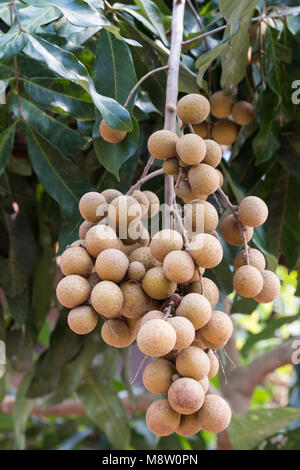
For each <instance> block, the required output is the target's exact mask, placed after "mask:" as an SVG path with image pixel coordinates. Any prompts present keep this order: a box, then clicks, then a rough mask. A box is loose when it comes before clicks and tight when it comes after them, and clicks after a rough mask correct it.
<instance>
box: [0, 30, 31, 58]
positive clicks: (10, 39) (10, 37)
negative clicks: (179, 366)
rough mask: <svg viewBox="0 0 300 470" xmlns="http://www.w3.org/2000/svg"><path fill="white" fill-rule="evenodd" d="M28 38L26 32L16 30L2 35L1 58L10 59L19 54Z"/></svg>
mask: <svg viewBox="0 0 300 470" xmlns="http://www.w3.org/2000/svg"><path fill="white" fill-rule="evenodd" d="M26 41H27V38H26V35H25V34H24V33H19V31H15V32H12V33H7V34H3V35H1V36H0V59H9V58H10V57H12V56H14V55H16V54H18V52H20V51H21V50H22V49H23V48H24V46H25V44H26Z"/></svg>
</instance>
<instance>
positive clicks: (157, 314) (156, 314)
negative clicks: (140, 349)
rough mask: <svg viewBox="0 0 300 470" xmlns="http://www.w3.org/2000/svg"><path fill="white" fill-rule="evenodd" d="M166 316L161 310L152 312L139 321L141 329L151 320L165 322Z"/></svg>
mask: <svg viewBox="0 0 300 470" xmlns="http://www.w3.org/2000/svg"><path fill="white" fill-rule="evenodd" d="M164 317H165V315H164V314H163V312H161V311H160V310H150V311H149V312H147V313H145V315H143V316H142V317H141V318H140V319H139V328H141V327H142V326H143V325H144V324H145V323H147V322H148V321H150V320H163V319H164Z"/></svg>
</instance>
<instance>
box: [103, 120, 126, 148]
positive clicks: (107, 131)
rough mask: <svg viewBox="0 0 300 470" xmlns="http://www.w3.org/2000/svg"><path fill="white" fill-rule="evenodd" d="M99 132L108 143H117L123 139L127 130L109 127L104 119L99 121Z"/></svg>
mask: <svg viewBox="0 0 300 470" xmlns="http://www.w3.org/2000/svg"><path fill="white" fill-rule="evenodd" d="M99 132H100V135H101V137H102V139H103V140H105V142H108V143H109V144H118V143H119V142H122V140H124V139H125V137H126V135H127V132H126V131H119V130H118V129H113V128H112V127H110V126H109V125H108V124H106V122H105V121H104V119H102V121H101V122H100V127H99Z"/></svg>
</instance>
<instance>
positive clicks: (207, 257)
mask: <svg viewBox="0 0 300 470" xmlns="http://www.w3.org/2000/svg"><path fill="white" fill-rule="evenodd" d="M190 254H191V256H192V258H193V259H194V261H195V263H196V264H197V265H198V266H201V267H203V268H214V267H215V266H217V265H218V264H219V263H220V262H221V261H222V258H223V249H222V245H221V243H220V242H219V241H218V240H217V239H216V238H215V237H214V236H213V235H210V234H208V233H199V234H198V235H195V237H194V238H192V240H191V243H190Z"/></svg>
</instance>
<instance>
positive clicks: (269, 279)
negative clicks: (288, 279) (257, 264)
mask: <svg viewBox="0 0 300 470" xmlns="http://www.w3.org/2000/svg"><path fill="white" fill-rule="evenodd" d="M261 275H262V278H263V288H262V290H261V291H260V292H259V294H258V295H256V296H255V297H254V300H256V302H260V303H261V304H267V303H269V302H273V300H275V299H276V297H277V296H278V295H279V293H280V280H279V278H278V276H276V274H275V273H273V272H272V271H269V270H267V269H266V270H264V271H261Z"/></svg>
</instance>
